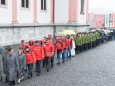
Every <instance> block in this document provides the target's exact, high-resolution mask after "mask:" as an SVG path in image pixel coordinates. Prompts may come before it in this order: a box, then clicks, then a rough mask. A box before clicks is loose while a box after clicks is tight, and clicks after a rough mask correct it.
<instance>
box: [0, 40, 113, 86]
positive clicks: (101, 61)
mask: <svg viewBox="0 0 115 86" xmlns="http://www.w3.org/2000/svg"><path fill="white" fill-rule="evenodd" d="M0 86H7V84H3V83H0ZM18 86H115V41H112V42H108V43H105V44H102V45H100V46H98V47H96V48H94V49H90V50H89V51H86V52H83V53H80V54H79V55H77V56H76V57H72V59H71V60H69V61H67V62H66V63H64V64H61V65H60V66H57V65H56V62H55V65H54V68H53V69H51V70H50V71H49V72H46V70H45V69H42V74H41V75H40V76H36V74H34V77H33V78H31V79H27V80H24V81H23V82H21V83H20V84H19V85H18Z"/></svg>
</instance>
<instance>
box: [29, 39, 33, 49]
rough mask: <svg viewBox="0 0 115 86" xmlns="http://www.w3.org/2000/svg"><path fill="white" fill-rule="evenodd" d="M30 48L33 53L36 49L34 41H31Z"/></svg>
mask: <svg viewBox="0 0 115 86" xmlns="http://www.w3.org/2000/svg"><path fill="white" fill-rule="evenodd" d="M29 48H30V50H32V51H33V49H34V41H33V40H30V41H29Z"/></svg>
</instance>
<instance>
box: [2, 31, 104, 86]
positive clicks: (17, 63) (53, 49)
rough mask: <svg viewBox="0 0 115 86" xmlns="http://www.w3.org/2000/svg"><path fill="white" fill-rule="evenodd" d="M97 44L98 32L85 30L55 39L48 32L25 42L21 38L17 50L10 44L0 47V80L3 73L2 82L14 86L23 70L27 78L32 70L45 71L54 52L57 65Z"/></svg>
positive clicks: (52, 58) (52, 63)
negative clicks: (41, 36)
mask: <svg viewBox="0 0 115 86" xmlns="http://www.w3.org/2000/svg"><path fill="white" fill-rule="evenodd" d="M101 43H102V40H101V35H100V34H99V33H98V32H89V33H86V32H85V33H78V34H77V35H67V36H66V37H56V39H55V42H53V38H52V35H50V34H49V35H48V37H46V38H44V40H35V41H33V40H30V41H29V42H28V43H26V42H25V41H24V40H22V41H21V44H20V45H19V48H18V52H17V53H15V52H14V51H13V49H12V48H11V47H10V46H7V47H5V48H3V47H0V55H1V57H2V58H1V57H0V78H1V79H2V75H4V76H5V77H6V78H5V82H6V83H9V86H15V85H16V84H17V83H20V81H22V80H23V79H24V78H25V77H24V76H25V73H26V71H27V72H28V78H29V79H30V78H31V77H32V76H33V69H35V71H36V75H37V76H39V75H40V74H41V73H42V71H41V68H42V67H43V68H46V71H47V72H49V71H50V69H51V68H53V67H54V57H55V55H57V65H58V66H59V65H60V64H61V63H63V64H64V63H65V62H66V61H68V60H71V58H72V56H75V55H76V54H79V53H81V52H84V51H87V50H88V49H91V48H94V47H96V46H98V45H99V44H101ZM75 52H76V53H75ZM1 65H2V66H1Z"/></svg>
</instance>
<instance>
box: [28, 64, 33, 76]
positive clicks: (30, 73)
mask: <svg viewBox="0 0 115 86" xmlns="http://www.w3.org/2000/svg"><path fill="white" fill-rule="evenodd" d="M27 66H28V75H29V76H30V77H32V75H33V74H32V70H33V64H27Z"/></svg>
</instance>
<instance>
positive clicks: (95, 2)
mask: <svg viewBox="0 0 115 86" xmlns="http://www.w3.org/2000/svg"><path fill="white" fill-rule="evenodd" d="M89 12H90V13H91V12H94V13H113V12H115V0H89Z"/></svg>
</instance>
